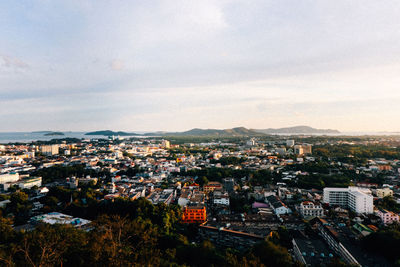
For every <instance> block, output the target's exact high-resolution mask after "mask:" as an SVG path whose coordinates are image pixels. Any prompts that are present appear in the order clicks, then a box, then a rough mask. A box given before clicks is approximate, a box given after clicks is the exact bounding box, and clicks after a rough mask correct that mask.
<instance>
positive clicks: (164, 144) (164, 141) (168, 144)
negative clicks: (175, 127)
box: [161, 140, 171, 148]
mask: <svg viewBox="0 0 400 267" xmlns="http://www.w3.org/2000/svg"><path fill="white" fill-rule="evenodd" d="M161 146H162V147H164V148H170V147H171V143H170V142H169V141H168V140H163V141H162V144H161Z"/></svg>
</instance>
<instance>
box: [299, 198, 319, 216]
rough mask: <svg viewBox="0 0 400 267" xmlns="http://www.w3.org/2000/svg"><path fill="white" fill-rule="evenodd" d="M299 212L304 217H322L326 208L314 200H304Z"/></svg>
mask: <svg viewBox="0 0 400 267" xmlns="http://www.w3.org/2000/svg"><path fill="white" fill-rule="evenodd" d="M299 212H300V214H301V216H303V217H322V216H324V209H323V208H322V206H321V204H316V203H314V202H312V201H303V202H301V203H300V206H299Z"/></svg>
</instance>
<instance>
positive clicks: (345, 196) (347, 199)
mask: <svg viewBox="0 0 400 267" xmlns="http://www.w3.org/2000/svg"><path fill="white" fill-rule="evenodd" d="M323 202H324V203H327V204H329V205H338V206H340V207H342V208H346V209H350V210H351V211H353V212H356V213H367V214H371V213H373V212H374V203H373V197H372V195H371V191H370V190H369V189H362V188H359V187H354V186H349V187H348V188H333V187H325V188H324V197H323Z"/></svg>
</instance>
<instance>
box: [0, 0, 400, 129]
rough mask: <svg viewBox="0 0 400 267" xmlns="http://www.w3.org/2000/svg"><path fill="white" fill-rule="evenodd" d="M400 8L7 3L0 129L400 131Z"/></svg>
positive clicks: (264, 0) (285, 1) (0, 33)
mask: <svg viewBox="0 0 400 267" xmlns="http://www.w3.org/2000/svg"><path fill="white" fill-rule="evenodd" d="M399 18H400V1H398V0H393V1H391V0H386V1H378V0H376V1H370V0H352V1H348V0H346V1H342V0H335V1H330V0H321V1H315V0H314V1H308V0H302V1H299V0H292V1H289V0H280V1H272V0H271V1H269V0H260V1H259V0H252V1H248V0H233V1H228V0H221V1H211V0H202V1H198V0H194V1H191V0H164V1H153V0H146V1H139V0H138V1H133V0H132V1H128V0H121V1H119V0H113V1H111V0H92V1H89V0H64V1H61V0H36V1H27V0H20V1H15V0H3V1H0V131H36V130H59V131H66V130H68V131H91V130H100V129H112V130H125V131H135V130H137V131H157V130H164V131H182V130H188V129H191V128H195V127H196V128H218V129H225V128H231V127H239V126H244V127H248V128H257V129H264V128H279V127H288V126H295V125H309V126H312V127H316V128H331V129H338V130H340V131H344V132H363V131H365V132H368V131H373V132H376V131H400V19H399Z"/></svg>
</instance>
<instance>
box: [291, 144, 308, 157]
mask: <svg viewBox="0 0 400 267" xmlns="http://www.w3.org/2000/svg"><path fill="white" fill-rule="evenodd" d="M294 153H295V154H297V155H305V154H312V145H311V144H302V145H295V146H294Z"/></svg>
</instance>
